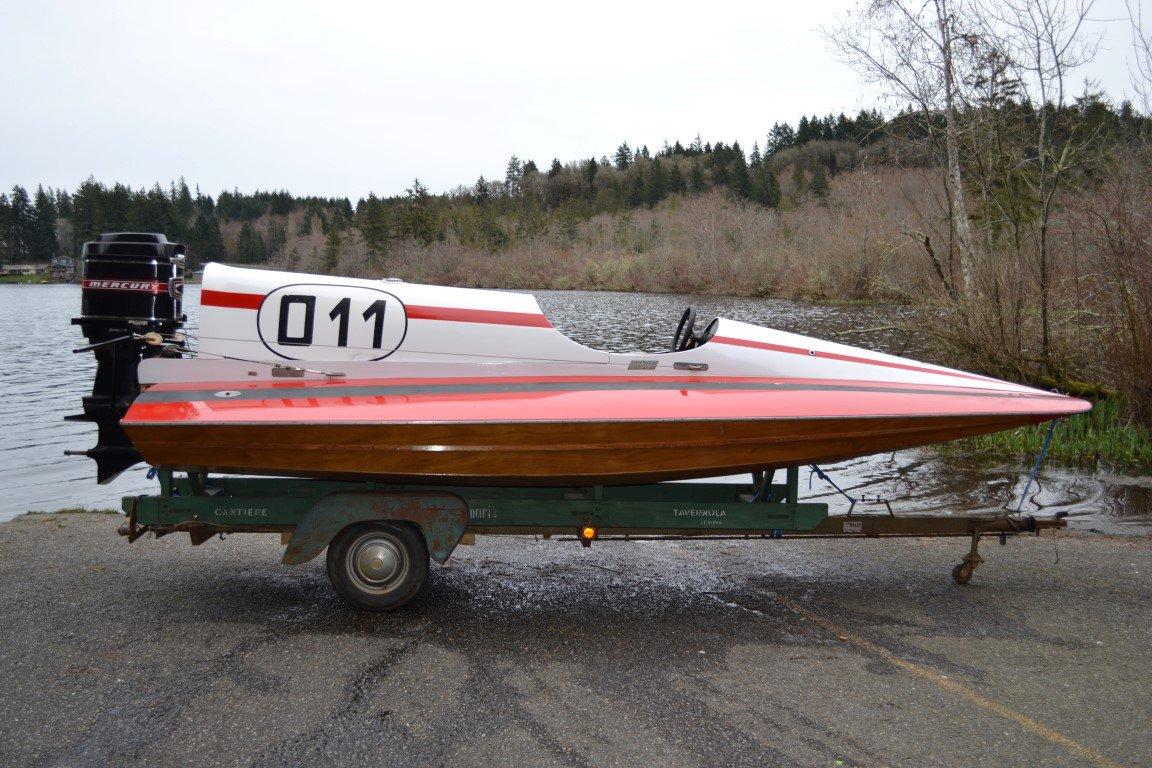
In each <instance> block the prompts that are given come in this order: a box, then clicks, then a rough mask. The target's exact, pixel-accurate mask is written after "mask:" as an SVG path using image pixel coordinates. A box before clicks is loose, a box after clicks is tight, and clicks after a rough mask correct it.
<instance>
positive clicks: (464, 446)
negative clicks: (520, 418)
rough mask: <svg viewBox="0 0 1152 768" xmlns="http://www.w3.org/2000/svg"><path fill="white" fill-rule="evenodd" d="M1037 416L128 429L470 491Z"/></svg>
mask: <svg viewBox="0 0 1152 768" xmlns="http://www.w3.org/2000/svg"><path fill="white" fill-rule="evenodd" d="M1036 421H1037V417H1036V416H1034V415H1020V416H1012V415H1000V414H997V415H984V416H944V417H915V418H908V417H900V418H884V417H879V418H869V419H808V420H745V421H681V422H669V421H662V422H566V423H565V422H559V423H539V422H534V423H502V424H389V425H253V426H247V425H171V426H167V425H166V426H132V425H125V426H126V428H127V431H128V434H129V437H130V438H131V439H132V441H133V443H134V444H135V445H136V447H137V449H138V450H139V451H140V453H141V455H143V456H144V458H145V460H146V461H148V463H150V464H153V465H157V466H165V467H171V468H198V469H209V470H213V471H219V472H235V473H246V474H272V475H274V474H288V475H300V476H308V477H346V478H372V479H389V480H395V481H397V482H432V483H434V482H454V483H469V484H501V485H508V484H519V485H557V484H593V483H600V484H628V483H645V482H655V481H660V480H675V479H686V478H692V477H706V476H710V475H722V474H734V473H739V472H747V471H752V470H756V469H761V468H767V467H774V466H776V467H779V466H788V465H793V464H806V463H816V462H827V461H835V460H841V459H846V458H851V457H855V456H864V455H869V454H873V453H882V452H885V451H891V450H898V449H900V448H909V447H914V446H918V445H925V444H928V443H935V442H942V441H946V440H951V439H955V438H959V437H967V436H971V435H978V434H984V433H987V432H994V431H998V430H1001V429H1007V428H1011V427H1015V426H1021V425H1024V424H1030V423H1035V422H1036Z"/></svg>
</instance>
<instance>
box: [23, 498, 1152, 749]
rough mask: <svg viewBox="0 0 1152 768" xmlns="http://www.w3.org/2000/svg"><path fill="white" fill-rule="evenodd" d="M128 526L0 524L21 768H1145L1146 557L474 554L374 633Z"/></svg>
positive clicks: (772, 545)
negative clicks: (967, 564) (959, 572)
mask: <svg viewBox="0 0 1152 768" xmlns="http://www.w3.org/2000/svg"><path fill="white" fill-rule="evenodd" d="M119 522H120V518H119V517H116V516H106V515H94V514H54V515H29V516H25V517H22V518H18V519H17V520H15V521H12V522H10V523H5V524H0V677H2V678H3V680H4V681H5V684H4V694H3V696H2V697H0V765H5V766H31V765H35V766H88V765H93V766H95V765H110V764H111V765H124V766H136V765H140V766H145V765H147V766H166V765H180V766H235V765H253V766H288V765H291V766H312V765H323V766H344V765H349V766H351V765H358V766H359V765H364V764H371V765H373V766H374V767H375V768H383V767H384V766H418V765H430V766H431V765H436V766H440V765H448V766H455V765H460V766H465V765H467V766H475V765H488V764H493V765H558V766H600V765H604V766H609V765H611V766H633V765H635V766H653V765H659V766H721V765H722V766H744V765H747V766H765V765H773V766H838V765H848V766H856V765H859V766H878V765H879V766H935V765H940V766H948V765H958V764H964V765H966V766H1003V765H1044V766H1049V765H1051V766H1081V765H1085V766H1114V765H1133V766H1135V765H1150V764H1152V739H1149V737H1148V732H1149V724H1150V722H1152V666H1150V665H1149V662H1148V659H1149V658H1152V632H1150V631H1149V627H1152V539H1150V538H1146V537H1145V538H1137V537H1127V538H1120V537H1109V536H1102V535H1093V534H1080V533H1076V534H1068V533H1064V534H1061V535H1060V536H1059V538H1058V539H1055V540H1054V539H1053V537H1052V536H1051V534H1046V535H1045V536H1044V537H1043V538H1035V537H1027V538H1025V537H1021V538H1019V539H1015V540H1011V541H1009V543H1008V546H1006V547H999V546H996V544H995V542H994V541H991V540H989V541H986V542H985V544H984V546H983V547H982V554H983V555H984V557H985V560H986V562H985V564H984V565H983V566H982V567H981V568H980V569H979V570H978V571H977V572H976V575H975V577H974V578H973V580H972V583H971V584H969V585H967V586H964V587H961V586H958V585H956V584H954V583H953V582H952V580H951V579H950V577H949V571H950V569H951V567H952V565H954V564H955V563H956V562H958V561H959V558H960V556H961V555H962V554H963V553H964V551H965V549H966V541H963V540H956V539H954V540H927V539H924V540H920V539H908V540H899V541H827V540H816V541H797V540H791V541H789V540H785V541H747V542H745V541H719V542H683V541H676V542H644V543H641V542H626V543H600V544H597V545H595V546H593V547H592V548H591V549H582V548H581V547H579V546H578V545H577V544H575V543H573V542H570V541H569V542H564V541H556V540H552V541H544V540H538V539H534V538H531V537H495V536H491V537H485V536H481V537H479V538H478V545H477V546H475V547H461V548H459V549H458V550H457V553H456V555H454V556H453V559H452V560H451V561H450V562H449V564H448V565H447V566H445V567H439V566H436V565H433V566H432V572H431V574H430V578H429V581H428V583H427V585H426V586H425V589H424V591H423V593H422V594H421V595H420V596H419V597H418V598H417V600H416V601H415V603H414V604H412V605H411V606H409V607H408V608H407V609H406V610H403V611H401V612H398V613H395V614H390V615H365V614H358V613H356V612H354V611H352V610H350V609H348V608H346V607H345V606H344V605H343V604H341V603H340V602H339V601H338V599H337V598H336V597H335V594H334V593H333V592H332V591H331V589H330V587H329V585H328V582H327V577H326V576H325V574H324V568H323V561H322V559H319V560H316V561H313V562H312V563H309V564H307V565H305V566H297V567H287V566H282V565H280V563H279V555H280V553H281V548H280V546H279V542H278V539H277V538H276V537H275V536H263V535H250V536H234V537H230V538H228V539H226V540H224V541H219V540H213V541H210V542H208V543H206V544H204V545H202V546H200V547H192V546H190V544H189V543H188V540H187V537H184V536H170V537H166V538H163V539H160V540H155V539H144V540H141V541H138V542H136V543H134V544H131V545H129V544H127V543H126V542H125V541H124V540H123V539H121V538H120V537H118V536H116V535H115V528H116V525H117V524H118V523H119ZM1057 553H1058V556H1059V559H1058V562H1057V560H1056V554H1057Z"/></svg>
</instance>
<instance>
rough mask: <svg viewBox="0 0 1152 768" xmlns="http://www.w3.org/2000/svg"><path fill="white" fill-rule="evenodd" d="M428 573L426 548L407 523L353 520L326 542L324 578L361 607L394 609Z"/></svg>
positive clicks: (415, 528) (339, 592)
mask: <svg viewBox="0 0 1152 768" xmlns="http://www.w3.org/2000/svg"><path fill="white" fill-rule="evenodd" d="M427 575H428V548H427V546H426V545H425V543H424V536H423V535H422V534H421V533H420V530H419V529H418V528H417V527H416V526H414V525H410V524H407V523H391V522H389V523H385V522H372V523H357V524H356V525H350V526H348V527H347V528H345V529H344V530H342V531H340V533H338V534H336V536H335V538H333V539H332V542H331V543H330V544H329V545H328V579H329V580H330V581H331V582H332V586H333V588H335V590H336V592H337V594H339V595H340V597H342V598H344V600H346V601H347V602H348V603H350V604H351V605H353V606H355V607H356V608H359V609H361V610H365V611H392V610H395V609H397V608H399V607H400V606H402V605H404V604H405V603H407V602H408V601H409V600H411V599H412V598H413V597H415V596H416V593H417V592H419V591H420V588H421V587H423V586H424V579H425V577H427Z"/></svg>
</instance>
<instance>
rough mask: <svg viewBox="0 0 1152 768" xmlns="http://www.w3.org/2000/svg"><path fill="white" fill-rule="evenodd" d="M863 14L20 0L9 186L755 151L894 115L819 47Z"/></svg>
mask: <svg viewBox="0 0 1152 768" xmlns="http://www.w3.org/2000/svg"><path fill="white" fill-rule="evenodd" d="M1148 1H1149V0H1145V2H1148ZM853 5H854V4H853V3H852V2H850V1H845V0H803V1H802V2H780V1H779V0H777V1H776V2H770V1H768V0H760V2H755V3H746V4H745V3H727V2H713V3H707V2H696V3H691V4H679V3H672V2H660V3H651V4H647V3H628V2H622V1H620V0H617V2H609V3H601V2H586V1H581V2H569V3H549V2H532V3H523V4H517V3H499V2H468V3H461V4H459V5H457V4H448V3H437V2H416V3H408V2H405V3H390V2H382V1H380V0H377V1H376V2H363V3H358V2H335V1H333V0H326V1H325V2H289V1H286V0H278V1H277V2H266V3H254V2H245V1H244V0H234V1H232V2H223V3H221V2H209V1H207V0H198V1H195V2H188V1H187V0H185V2H180V3H167V2H163V1H161V0H145V1H142V2H135V1H124V2H114V3H113V2H108V3H105V2H99V1H98V0H88V1H86V2H51V1H50V0H35V1H34V2H19V3H18V2H16V0H0V51H2V52H3V55H4V56H3V58H4V64H3V66H2V67H0V98H3V103H4V107H3V109H0V189H7V188H10V187H11V186H12V185H13V184H23V185H25V186H29V187H35V186H36V184H38V183H44V184H46V185H50V186H54V187H66V188H69V189H72V188H74V187H75V186H76V185H77V184H78V183H80V182H81V181H83V180H84V179H85V178H87V177H88V176H89V175H94V176H95V177H96V178H97V179H99V180H101V181H104V182H109V183H110V182H113V181H122V182H125V183H127V184H131V185H133V186H141V185H151V184H152V183H153V182H155V181H160V182H162V183H164V184H167V182H168V181H169V180H172V179H175V178H179V177H180V176H181V175H182V176H184V177H185V178H186V179H187V180H188V182H189V184H198V185H199V186H200V188H201V189H202V190H203V191H204V192H206V193H210V194H215V193H217V192H219V191H220V190H221V189H225V188H228V189H231V188H233V187H237V188H239V189H241V190H244V191H252V190H254V189H257V188H260V189H273V188H277V189H278V188H286V189H289V190H290V191H292V192H293V193H295V194H298V195H324V196H348V197H351V198H352V199H353V200H355V199H356V198H357V197H360V196H363V195H366V194H367V193H368V192H369V191H375V192H376V193H377V194H381V195H388V194H397V193H402V192H403V190H404V188H405V187H407V186H410V185H411V180H412V179H413V177H417V176H418V177H420V179H421V180H422V181H423V182H424V183H425V184H426V185H428V186H429V187H430V188H431V189H432V190H433V191H437V192H439V191H444V190H446V189H448V188H451V187H453V186H455V185H457V184H460V183H471V182H473V181H475V179H476V178H477V177H478V176H480V175H481V174H484V175H485V176H487V177H489V178H492V177H497V178H502V177H503V174H504V167H505V165H506V163H507V160H508V157H509V156H510V155H512V154H517V155H519V156H520V157H521V158H523V159H527V158H532V159H534V160H535V161H536V162H537V164H538V165H541V166H545V165H546V164H547V163H549V162H550V161H551V159H552V158H553V157H559V158H560V159H561V160H563V161H569V160H572V159H577V158H583V157H589V156H592V155H595V156H600V155H604V154H611V152H612V150H613V149H614V148H615V147H616V146H617V145H618V144H619V143H620V142H621V141H623V140H627V141H628V142H629V143H631V144H634V145H639V144H647V145H648V146H649V147H650V148H652V149H656V148H657V147H659V146H660V145H661V144H662V143H663V141H664V140H665V139H669V140H670V141H674V140H676V139H677V138H679V139H681V140H684V141H687V140H689V139H691V138H692V137H693V136H695V135H696V134H697V133H700V134H701V135H702V136H703V137H704V138H705V140H712V141H714V140H716V139H722V140H724V141H725V142H730V141H732V140H733V139H737V140H739V141H740V142H741V143H742V144H743V145H745V147H746V148H747V149H750V148H751V146H752V142H753V141H754V140H759V141H760V142H761V143H763V137H764V134H765V133H766V132H767V130H768V128H769V127H770V126H771V125H772V123H773V121H777V120H781V121H784V120H786V121H788V122H792V123H793V124H794V123H795V121H796V119H797V118H798V117H799V116H800V115H801V114H812V113H818V114H825V113H828V112H840V111H855V110H858V109H859V108H861V107H871V106H875V105H876V104H877V97H876V94H875V93H873V92H872V91H870V90H869V89H867V88H865V87H864V86H863V85H862V84H861V83H860V82H859V81H858V80H857V78H856V77H855V75H854V74H853V73H852V72H851V71H849V70H848V69H847V68H846V67H844V66H843V65H841V64H839V63H837V62H836V61H834V60H833V59H832V58H831V56H830V55H829V53H828V50H827V47H826V45H825V43H824V41H823V40H822V39H821V36H820V33H819V27H820V26H821V25H824V24H829V23H834V22H835V21H836V20H837V19H839V18H841V17H842V16H843V14H844V13H845V11H847V10H848V9H850V8H851V7H853ZM1093 16H1094V17H1096V18H1097V19H1098V20H1099V21H1098V22H1097V23H1096V25H1095V27H1094V28H1095V29H1098V30H1100V31H1102V32H1103V33H1104V41H1103V45H1104V49H1103V50H1102V51H1101V53H1100V55H1099V57H1098V58H1097V60H1096V62H1095V63H1094V64H1093V65H1092V67H1091V68H1089V69H1088V70H1087V71H1085V72H1084V73H1082V75H1081V78H1082V77H1083V76H1085V75H1087V76H1090V77H1092V78H1094V79H1095V80H1097V81H1099V82H1100V84H1101V85H1102V86H1103V87H1104V89H1105V90H1106V91H1107V92H1108V93H1109V94H1110V95H1111V96H1112V97H1113V98H1114V99H1119V98H1122V97H1123V96H1124V95H1125V93H1126V91H1128V90H1130V89H1129V86H1128V75H1127V67H1126V59H1127V56H1128V51H1129V37H1128V31H1127V22H1126V20H1125V16H1126V14H1125V11H1124V6H1123V2H1122V0H1100V1H1099V2H1097V5H1096V8H1095V11H1094V13H1093Z"/></svg>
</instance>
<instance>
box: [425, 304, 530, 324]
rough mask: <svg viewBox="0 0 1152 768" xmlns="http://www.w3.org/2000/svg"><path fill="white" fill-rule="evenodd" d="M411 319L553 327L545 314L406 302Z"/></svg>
mask: <svg viewBox="0 0 1152 768" xmlns="http://www.w3.org/2000/svg"><path fill="white" fill-rule="evenodd" d="M404 309H405V311H406V312H407V313H408V319H409V320H444V321H447V322H452V323H488V324H491V325H519V326H524V327H528V328H551V327H552V323H550V322H548V318H546V317H544V315H539V314H535V313H532V312H501V311H497V310H491V309H462V308H460V307H423V306H416V305H413V304H406V305H405V306H404Z"/></svg>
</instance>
